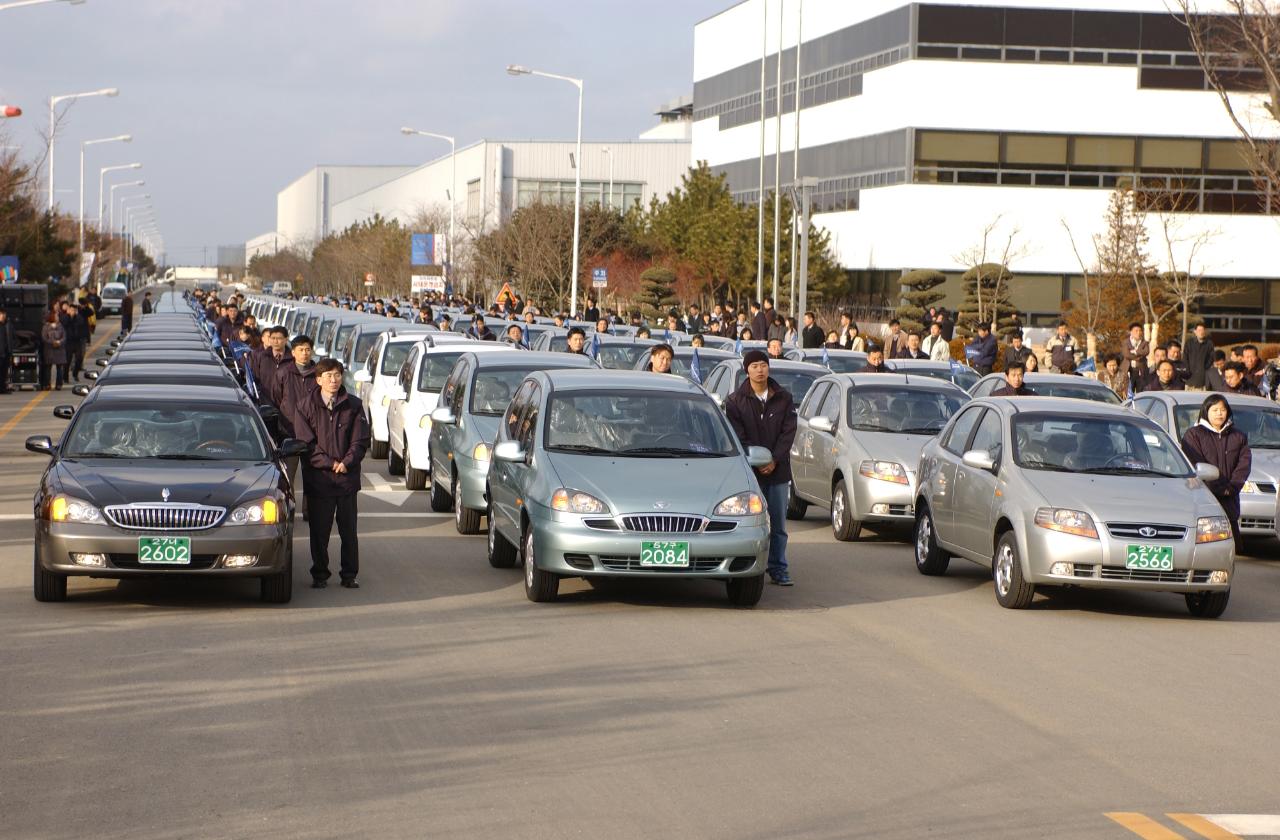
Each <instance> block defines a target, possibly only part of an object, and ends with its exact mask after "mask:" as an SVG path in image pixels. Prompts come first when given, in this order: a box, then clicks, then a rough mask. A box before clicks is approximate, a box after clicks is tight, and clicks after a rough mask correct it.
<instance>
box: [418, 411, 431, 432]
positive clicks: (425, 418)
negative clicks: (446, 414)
mask: <svg viewBox="0 0 1280 840" xmlns="http://www.w3.org/2000/svg"><path fill="white" fill-rule="evenodd" d="M418 428H419V429H426V430H428V431H430V429H431V415H430V414H429V413H428V414H424V415H422V416H421V417H419V418H418Z"/></svg>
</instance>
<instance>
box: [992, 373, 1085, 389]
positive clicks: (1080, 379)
mask: <svg viewBox="0 0 1280 840" xmlns="http://www.w3.org/2000/svg"><path fill="white" fill-rule="evenodd" d="M988 379H999V380H1001V381H1004V374H1003V373H988V374H987V375H986V376H984V377H982V379H981V380H979V381H980V382H986V381H987V380H988ZM1022 381H1023V382H1025V383H1027V384H1028V385H1030V384H1031V383H1033V382H1055V383H1061V384H1063V385H1080V384H1083V385H1085V386H1093V387H1095V388H1107V387H1109V386H1107V385H1106V384H1104V383H1102V382H1099V381H1098V380H1096V379H1090V378H1088V377H1087V376H1075V375H1074V374H1070V373H1028V374H1026V375H1025V376H1023V378H1022Z"/></svg>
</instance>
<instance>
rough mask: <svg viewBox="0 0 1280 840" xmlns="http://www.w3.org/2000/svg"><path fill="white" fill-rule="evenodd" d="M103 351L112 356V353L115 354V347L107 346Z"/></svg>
mask: <svg viewBox="0 0 1280 840" xmlns="http://www.w3.org/2000/svg"><path fill="white" fill-rule="evenodd" d="M104 352H105V353H106V354H107V355H108V356H114V355H115V354H116V348H114V347H108V348H107V349H106V350H105V351H104Z"/></svg>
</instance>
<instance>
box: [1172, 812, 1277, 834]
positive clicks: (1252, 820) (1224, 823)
mask: <svg viewBox="0 0 1280 840" xmlns="http://www.w3.org/2000/svg"><path fill="white" fill-rule="evenodd" d="M1170 816H1174V815H1173V814H1170ZM1196 816H1198V817H1202V818H1203V819H1205V820H1208V821H1209V822H1211V823H1213V824H1214V825H1216V826H1218V827H1219V828H1221V829H1222V830H1223V831H1225V832H1232V833H1229V834H1222V835H1220V836H1222V837H1275V836H1278V835H1280V814H1196ZM1205 836H1206V837H1207V836H1209V835H1205Z"/></svg>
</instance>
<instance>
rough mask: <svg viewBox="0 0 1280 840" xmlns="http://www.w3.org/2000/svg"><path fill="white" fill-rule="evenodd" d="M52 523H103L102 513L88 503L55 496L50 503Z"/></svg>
mask: <svg viewBox="0 0 1280 840" xmlns="http://www.w3.org/2000/svg"><path fill="white" fill-rule="evenodd" d="M49 521H50V522H87V523H90V524H94V523H99V522H102V513H101V512H100V511H99V510H98V509H97V508H96V507H94V506H93V505H91V504H89V503H88V502H82V501H80V500H79V499H73V498H72V497H70V496H54V497H53V501H52V502H50V503H49Z"/></svg>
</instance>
